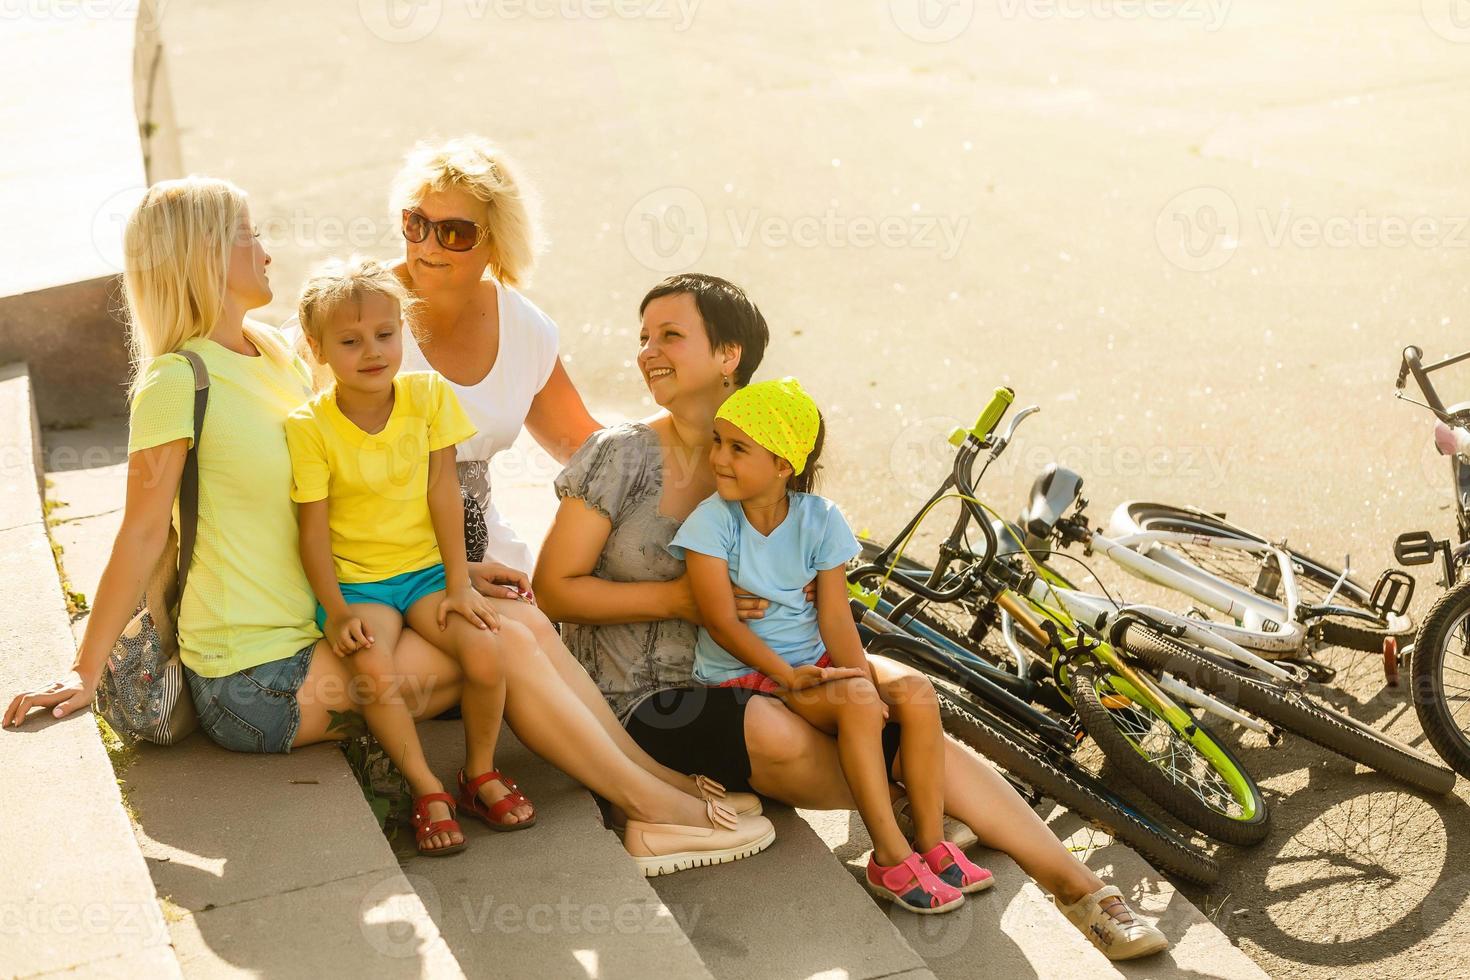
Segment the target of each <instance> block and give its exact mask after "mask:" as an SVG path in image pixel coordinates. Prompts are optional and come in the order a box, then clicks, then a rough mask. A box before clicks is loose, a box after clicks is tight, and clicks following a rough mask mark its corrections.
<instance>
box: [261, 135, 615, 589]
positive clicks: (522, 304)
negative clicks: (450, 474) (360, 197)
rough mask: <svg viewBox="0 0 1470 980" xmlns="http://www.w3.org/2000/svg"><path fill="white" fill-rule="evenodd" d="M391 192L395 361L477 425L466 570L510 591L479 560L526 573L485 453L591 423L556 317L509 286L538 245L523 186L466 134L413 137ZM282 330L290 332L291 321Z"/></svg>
mask: <svg viewBox="0 0 1470 980" xmlns="http://www.w3.org/2000/svg"><path fill="white" fill-rule="evenodd" d="M392 201H393V204H394V206H395V207H396V208H397V209H398V210H399V213H400V215H401V219H402V222H403V238H404V243H405V246H406V250H405V254H404V259H403V262H402V263H401V264H398V265H396V266H395V267H394V271H395V272H396V273H397V274H398V276H399V278H400V279H401V280H402V281H403V285H404V286H405V287H406V288H407V289H408V291H409V294H410V296H411V297H412V299H413V300H414V305H413V309H412V318H413V322H414V333H415V334H416V335H417V343H415V342H414V338H413V337H409V336H407V335H405V337H404V351H403V370H405V371H428V370H433V371H437V372H439V373H440V374H442V375H443V376H444V377H445V378H446V379H448V381H449V383H450V384H451V385H452V386H453V388H454V393H455V394H456V395H457V396H458V397H459V402H460V404H461V405H462V406H463V407H464V409H465V412H466V413H467V414H468V415H469V417H470V421H471V422H473V423H474V426H475V428H476V429H477V430H478V434H477V435H476V436H475V437H474V438H473V439H470V440H468V441H467V442H463V443H460V445H459V452H458V463H459V477H460V483H461V485H462V486H463V487H464V488H465V491H466V492H467V494H468V495H469V496H471V497H473V498H474V500H475V502H476V503H478V504H479V505H480V509H481V510H482V511H483V512H484V514H485V530H486V537H487V539H488V540H487V541H486V542H484V549H483V556H481V555H480V554H479V551H480V549H479V548H478V547H476V542H473V541H471V542H470V546H471V547H470V554H469V557H470V559H471V561H472V563H473V564H472V566H471V572H472V574H473V575H474V578H475V584H476V586H477V587H479V588H480V589H481V591H483V592H486V594H494V595H507V596H509V595H513V594H514V593H513V591H512V590H509V589H507V588H506V587H505V586H502V585H497V584H496V583H495V580H494V579H493V578H492V577H491V576H489V575H488V574H485V571H486V569H488V568H489V567H491V566H495V565H498V566H508V567H509V568H511V569H514V570H516V571H517V572H519V573H521V574H522V576H528V575H529V573H530V571H531V552H530V549H529V548H527V547H526V544H525V542H524V541H522V540H521V538H520V537H519V536H518V535H517V534H516V532H515V531H514V530H513V529H512V528H511V527H510V525H509V524H508V523H506V521H505V520H504V519H503V518H502V517H501V516H500V514H499V513H498V512H497V511H496V510H495V506H494V504H493V502H492V501H491V495H490V461H491V460H492V459H493V458H494V457H495V455H496V454H497V453H499V452H501V451H502V450H504V449H507V448H509V447H510V446H511V444H512V443H514V442H515V440H516V437H517V436H519V435H520V432H521V428H522V427H523V426H524V427H525V428H527V429H529V430H530V432H531V435H532V436H533V437H534V438H535V439H536V441H537V442H538V443H540V444H541V446H542V447H543V448H544V449H546V451H547V452H548V453H550V454H551V455H552V456H553V457H554V458H555V459H556V460H557V462H559V463H563V464H564V463H566V462H567V461H568V460H569V459H571V457H572V454H573V453H575V452H576V451H577V449H578V447H580V446H581V445H582V443H583V442H584V441H585V440H586V438H587V436H588V435H590V434H591V433H592V432H595V431H596V430H598V429H600V428H601V427H602V426H601V425H600V424H599V423H598V422H597V421H596V420H595V419H593V418H592V416H591V415H590V414H589V413H588V411H587V407H586V405H585V403H584V402H583V401H582V396H581V395H580V394H578V392H577V389H576V387H575V386H574V385H573V384H572V379H571V378H570V377H569V376H568V375H567V371H566V368H565V367H564V366H563V365H562V363H561V357H560V356H559V354H558V351H557V328H556V323H555V322H554V321H553V320H552V319H551V318H550V317H549V316H547V315H546V314H545V313H543V312H542V311H541V310H540V309H538V308H537V306H536V304H534V303H532V302H531V301H530V300H529V299H527V298H526V297H525V296H524V295H522V294H521V293H520V292H519V291H518V289H517V287H519V286H523V285H525V283H526V282H527V281H528V280H529V278H530V275H531V269H532V267H533V266H534V264H535V260H536V254H537V251H538V250H539V245H540V243H539V241H538V239H539V230H538V227H537V223H536V216H535V200H534V194H533V193H532V191H531V189H530V187H529V186H528V185H527V184H526V183H525V182H524V181H523V180H521V179H519V178H518V176H517V174H516V169H515V166H514V164H513V163H511V161H510V160H509V159H508V158H507V157H506V155H505V154H504V153H502V152H501V151H500V150H499V149H497V148H496V147H495V146H494V144H492V143H490V142H489V141H488V140H485V139H482V138H480V137H474V136H467V137H460V138H457V139H451V140H447V141H443V142H437V143H420V144H419V145H418V146H416V147H415V148H414V149H413V150H412V151H411V152H410V153H409V155H408V158H407V159H406V160H405V162H404V165H403V167H402V169H401V170H399V172H398V175H397V177H396V178H394V181H393V187H392ZM285 330H286V333H287V336H288V337H291V338H292V339H293V340H299V333H298V331H299V327H297V326H296V325H295V324H294V322H292V323H288V324H287V325H286V328H285ZM298 346H299V344H298ZM549 476H550V475H549V474H548V480H549ZM480 557H483V558H484V560H485V562H488V563H490V565H486V564H484V563H482V562H479V561H477V560H476V559H477V558H480ZM526 586H527V588H529V579H527V581H526Z"/></svg>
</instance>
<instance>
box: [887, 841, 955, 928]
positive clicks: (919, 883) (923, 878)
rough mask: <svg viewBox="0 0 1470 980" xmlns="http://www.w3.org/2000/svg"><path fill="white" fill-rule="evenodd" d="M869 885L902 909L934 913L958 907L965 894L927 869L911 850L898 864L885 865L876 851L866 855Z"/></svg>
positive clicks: (920, 912)
mask: <svg viewBox="0 0 1470 980" xmlns="http://www.w3.org/2000/svg"><path fill="white" fill-rule="evenodd" d="M868 887H869V888H871V889H872V890H873V891H874V892H875V893H876V894H878V895H879V896H881V897H882V898H886V899H888V900H889V901H890V902H893V903H894V904H895V905H897V906H898V907H899V908H901V909H907V910H908V911H910V912H917V913H919V914H920V915H935V914H937V913H939V912H948V911H950V910H951V909H956V908H959V907H960V906H961V905H963V904H964V903H965V896H964V895H963V894H962V893H961V892H960V890H959V889H958V888H953V887H951V886H949V885H947V884H945V883H944V882H943V881H941V880H939V876H938V875H936V874H935V873H934V872H933V871H931V870H929V866H928V865H927V864H925V863H924V859H923V858H921V857H919V855H918V854H914V853H911V854H909V856H908V857H906V858H904V859H903V861H901V862H900V863H898V864H895V865H893V866H892V867H884V866H883V865H881V864H879V863H878V857H877V855H876V854H875V855H873V856H872V857H870V858H868Z"/></svg>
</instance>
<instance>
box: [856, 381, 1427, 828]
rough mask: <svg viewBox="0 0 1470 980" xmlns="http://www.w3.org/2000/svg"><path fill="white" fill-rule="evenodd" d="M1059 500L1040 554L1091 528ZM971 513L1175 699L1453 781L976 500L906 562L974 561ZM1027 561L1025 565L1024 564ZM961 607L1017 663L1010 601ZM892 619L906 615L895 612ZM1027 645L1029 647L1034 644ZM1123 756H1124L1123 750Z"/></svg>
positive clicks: (1054, 598) (1011, 559)
mask: <svg viewBox="0 0 1470 980" xmlns="http://www.w3.org/2000/svg"><path fill="white" fill-rule="evenodd" d="M1034 410H1035V409H1034V408H1032V409H1027V410H1025V411H1022V412H1021V413H1019V414H1018V415H1017V416H1016V418H1015V419H1014V420H1013V421H1012V423H1011V427H1010V429H1009V430H1008V432H1007V433H1006V435H1005V436H1003V437H1001V440H1000V444H999V445H997V446H996V447H995V450H994V452H993V453H992V458H993V457H994V456H995V455H998V454H999V451H1001V450H1003V449H1004V445H1005V444H1006V443H1007V442H1008V441H1009V439H1010V436H1011V435H1012V434H1013V433H1014V431H1015V428H1016V426H1017V425H1018V424H1019V422H1020V421H1021V420H1022V419H1024V418H1025V417H1027V416H1029V415H1030V414H1031V413H1032V412H1033V411H1034ZM1079 490H1080V485H1079ZM1033 499H1034V497H1033ZM1084 503H1085V502H1084ZM931 506H932V500H931ZM1065 509H1066V508H1065V506H1063V507H1057V508H1054V509H1053V510H1052V515H1053V522H1052V526H1051V527H1050V530H1049V531H1048V533H1046V534H1041V533H1035V534H1032V536H1031V539H1030V540H1031V543H1032V544H1033V545H1038V546H1041V547H1044V548H1046V549H1047V550H1045V551H1043V557H1050V554H1051V552H1050V550H1049V546H1050V544H1051V542H1052V539H1053V538H1055V539H1057V540H1058V541H1059V542H1061V543H1063V544H1065V543H1069V541H1077V540H1082V538H1083V537H1085V536H1089V535H1092V534H1094V532H1092V531H1091V530H1090V529H1089V528H1088V527H1087V524H1086V521H1085V520H1079V519H1076V518H1075V516H1074V519H1071V520H1063V519H1060V518H1059V517H1056V516H1055V515H1059V514H1060V513H1061V512H1063V511H1065ZM1175 510H1178V509H1177V508H1176V509H1175ZM992 516H993V515H992ZM972 518H974V519H975V520H976V522H977V523H978V524H979V526H980V527H981V529H982V530H983V531H985V532H986V533H985V537H986V550H987V555H986V556H984V557H985V558H987V559H988V558H989V553H990V552H993V551H995V550H997V549H999V550H1000V551H1001V555H1000V556H999V557H1000V558H1001V562H1000V564H999V565H998V567H1010V568H1011V575H1012V579H1013V590H1014V592H1015V593H1017V594H1019V595H1020V596H1022V597H1023V598H1024V599H1025V600H1026V601H1027V602H1028V603H1029V604H1030V606H1031V607H1032V608H1033V609H1036V610H1039V611H1041V612H1042V614H1043V615H1047V616H1052V617H1055V616H1057V615H1058V614H1059V613H1060V614H1063V615H1064V616H1066V617H1070V618H1072V619H1074V620H1078V621H1080V622H1082V623H1084V624H1090V626H1091V628H1092V629H1093V630H1094V631H1096V632H1097V633H1098V634H1106V637H1105V639H1106V641H1107V642H1108V643H1110V644H1111V645H1112V646H1113V647H1122V648H1123V649H1125V650H1126V651H1127V652H1128V653H1129V654H1131V655H1132V656H1133V657H1135V658H1137V660H1138V661H1139V662H1140V663H1141V664H1142V665H1143V666H1144V667H1146V668H1147V669H1148V670H1150V671H1152V672H1153V673H1154V675H1155V677H1156V679H1157V682H1158V683H1159V685H1160V686H1161V687H1162V689H1163V690H1164V691H1166V692H1167V694H1169V695H1172V696H1173V697H1175V698H1176V699H1178V700H1179V701H1182V702H1184V703H1186V704H1188V705H1190V706H1191V707H1192V708H1195V709H1199V710H1203V711H1205V712H1208V713H1210V714H1213V715H1216V716H1218V717H1221V718H1224V719H1225V720H1227V721H1230V722H1233V723H1235V724H1240V725H1243V726H1245V727H1247V728H1251V729H1253V730H1255V731H1258V732H1263V733H1265V734H1266V735H1267V737H1268V738H1269V739H1270V740H1271V741H1272V742H1273V743H1274V742H1275V741H1276V740H1277V737H1278V736H1277V734H1276V732H1275V731H1274V730H1273V728H1271V727H1269V726H1267V725H1263V724H1262V723H1261V722H1260V721H1257V720H1256V719H1255V718H1252V717H1250V716H1249V715H1247V714H1244V713H1242V712H1241V711H1237V710H1235V708H1241V709H1244V711H1245V712H1249V713H1250V714H1251V715H1255V716H1257V717H1258V718H1260V719H1264V720H1265V721H1266V722H1269V723H1270V725H1271V726H1275V727H1276V728H1279V729H1282V730H1285V731H1289V732H1292V733H1294V734H1297V735H1299V736H1301V737H1304V738H1307V739H1308V740H1310V741H1313V742H1315V743H1317V744H1318V745H1321V746H1323V747H1324V748H1328V749H1331V750H1333V751H1335V752H1338V753H1339V754H1342V755H1344V756H1347V757H1348V758H1350V759H1353V760H1354V761H1356V762H1360V763H1362V764H1364V765H1367V766H1369V767H1371V768H1374V769H1377V770H1379V771H1380V772H1383V773H1385V774H1386V775H1389V776H1392V777H1393V778H1396V779H1399V780H1400V781H1403V782H1406V783H1409V784H1410V785H1413V786H1416V787H1418V788H1420V789H1423V790H1426V791H1428V792H1431V793H1437V794H1443V793H1447V792H1449V791H1450V790H1451V789H1452V788H1453V786H1454V781H1455V774H1454V772H1452V771H1450V770H1448V769H1445V768H1443V767H1442V766H1440V765H1438V764H1437V763H1435V762H1434V761H1432V760H1430V759H1428V758H1426V757H1425V756H1423V755H1422V754H1420V753H1418V752H1417V751H1415V750H1414V749H1413V748H1411V747H1409V746H1407V745H1404V744H1403V743H1401V742H1398V741H1397V740H1395V739H1392V738H1390V737H1388V736H1386V735H1384V734H1382V733H1380V732H1378V731H1376V730H1375V729H1373V728H1371V727H1369V726H1367V725H1365V724H1363V723H1361V722H1359V721H1357V720H1356V719H1353V718H1352V717H1351V716H1348V715H1346V714H1343V713H1342V712H1339V711H1336V710H1335V709H1333V708H1331V707H1328V706H1327V705H1325V704H1323V703H1321V702H1320V701H1318V700H1317V699H1315V698H1313V697H1312V696H1311V695H1310V694H1308V693H1307V692H1306V690H1305V689H1304V688H1305V685H1304V680H1303V679H1302V678H1300V677H1298V676H1296V675H1295V674H1294V673H1292V672H1290V671H1288V670H1287V669H1285V668H1284V667H1283V666H1281V665H1279V664H1277V663H1273V662H1271V661H1269V660H1267V659H1265V658H1263V657H1261V656H1258V655H1257V654H1255V653H1253V652H1251V651H1249V650H1246V649H1244V648H1243V647H1241V646H1240V645H1239V644H1237V643H1236V642H1234V640H1233V639H1231V636H1232V635H1233V636H1239V635H1240V634H1241V630H1240V629H1239V628H1238V627H1237V628H1234V629H1233V630H1232V629H1230V628H1228V627H1227V624H1221V623H1214V622H1208V621H1201V620H1198V619H1195V618H1192V617H1186V616H1181V615H1178V614H1175V613H1171V612H1168V611H1166V610H1163V609H1160V608H1158V607H1153V606H1146V605H1126V604H1123V603H1119V602H1116V601H1114V600H1113V599H1112V598H1111V597H1110V596H1107V595H1101V596H1100V595H1094V594H1089V593H1086V592H1082V591H1081V590H1078V589H1076V588H1074V587H1073V586H1072V584H1071V583H1070V582H1068V581H1067V580H1066V579H1065V578H1064V577H1063V576H1061V575H1060V573H1058V572H1057V571H1056V570H1055V569H1052V568H1049V567H1048V566H1047V565H1046V564H1045V563H1042V562H1039V561H1036V560H1035V556H1034V555H1033V553H1032V552H1031V550H1030V549H1029V548H1028V547H1027V546H1026V539H1025V538H1024V537H1023V536H1022V535H1021V534H1020V533H1018V530H1024V529H1018V528H1017V527H1016V525H1010V524H1008V523H1007V522H1005V521H1003V520H1000V519H999V518H995V519H993V520H992V519H991V518H989V517H987V516H986V515H985V514H984V513H983V511H982V510H981V507H980V506H979V505H978V504H976V505H974V506H973V508H971V507H970V505H967V510H966V511H963V512H962V513H961V516H960V519H959V520H958V521H957V522H956V526H955V528H954V529H953V530H952V531H951V533H950V536H949V538H948V539H947V540H946V541H945V542H944V543H943V544H942V545H941V546H940V549H939V561H938V563H937V564H936V567H935V569H933V570H929V569H922V566H919V567H918V568H914V567H911V568H910V569H909V573H910V575H916V574H918V573H921V572H928V580H929V582H930V583H931V584H934V583H942V582H944V581H946V578H947V576H948V575H949V574H950V573H949V571H948V569H949V568H950V566H951V565H954V564H956V563H958V564H960V565H961V566H964V565H966V564H969V563H973V562H975V561H977V558H976V556H975V555H974V554H973V553H972V552H971V551H970V550H969V548H968V545H967V544H966V543H965V541H964V532H965V528H966V525H967V524H968V523H969V522H970V520H971V519H972ZM915 526H916V522H911V523H910V526H909V527H908V528H906V529H905V532H904V534H905V535H911V533H912V529H913V528H914V527H915ZM1032 530H1033V531H1035V532H1041V531H1042V530H1044V528H1043V527H1042V526H1039V525H1037V526H1034V527H1033V528H1032ZM1001 534H1005V535H1007V537H1009V538H1010V544H1009V545H1007V546H1005V547H1001V546H1000V545H999V544H998V542H999V540H1000V535H1001ZM1242 550H1243V549H1242ZM1275 550H1276V551H1277V552H1280V551H1281V549H1275ZM893 553H894V547H893V546H892V545H890V546H889V547H888V548H886V549H880V550H879V555H878V557H879V558H880V559H882V560H884V561H888V560H889V559H892V558H893ZM1021 558H1024V559H1025V562H1024V563H1022V562H1021V561H1020V559H1021ZM1074 560H1075V559H1074ZM1284 564H1285V565H1286V566H1287V567H1286V568H1285V569H1284V576H1289V575H1290V574H1291V573H1292V572H1293V571H1294V569H1292V568H1291V567H1290V564H1291V563H1290V562H1286V563H1284ZM1027 565H1029V566H1030V568H1029V570H1028V568H1027V567H1026V566H1027ZM1278 567H1281V566H1280V565H1278ZM1398 574H1399V575H1402V573H1398ZM1343 580H1344V581H1345V579H1343ZM1287 581H1290V579H1289V578H1288V579H1287ZM903 584H904V585H905V587H906V588H907V587H908V586H909V583H908V582H907V581H905V582H904V583H903ZM923 598H928V599H933V598H934V596H932V595H931V596H923V594H922V593H920V594H919V597H913V598H912V599H911V600H906V601H907V603H908V604H907V606H904V607H902V611H903V612H905V613H908V612H910V611H916V610H917V605H918V602H919V601H922V599H923ZM941 601H943V600H941ZM949 601H953V600H952V599H950V600H949ZM1344 608H1345V607H1338V606H1336V605H1333V604H1330V603H1328V604H1323V605H1321V606H1319V610H1320V611H1324V612H1326V613H1328V614H1330V615H1337V614H1338V613H1339V612H1340V611H1341V610H1343V609H1344ZM1348 611H1350V612H1354V615H1353V616H1352V617H1351V618H1353V619H1358V618H1359V617H1358V616H1357V615H1356V611H1353V610H1348ZM965 613H966V614H967V615H968V616H969V617H971V622H970V625H969V628H968V630H963V631H960V635H955V634H954V633H953V632H952V633H951V638H952V639H956V640H959V641H960V642H962V643H966V645H967V646H968V647H969V649H970V650H971V651H972V652H973V653H978V654H979V655H980V656H982V657H985V656H989V657H992V658H993V657H994V651H992V650H988V649H987V648H985V647H984V646H983V644H982V643H981V642H980V640H981V639H982V638H983V636H984V634H985V633H986V632H987V631H988V630H989V629H990V628H992V627H999V631H1000V632H1001V634H1002V635H1003V637H1004V639H1005V646H1006V649H1007V651H1008V652H1009V654H1010V662H1011V664H1013V665H1016V666H1017V668H1018V669H1019V668H1020V664H1021V662H1022V661H1025V660H1027V659H1028V655H1027V650H1026V645H1025V642H1024V641H1025V634H1026V633H1027V632H1029V630H1026V629H1022V628H1019V627H1018V625H1017V622H1018V621H1017V617H1016V615H1015V613H1014V611H1013V610H1010V609H1005V608H1001V609H999V610H998V612H997V611H996V610H993V609H991V608H988V606H987V604H985V603H971V604H969V605H968V606H966V607H965ZM920 615H922V614H920ZM931 620H932V617H931ZM898 621H899V622H901V623H902V622H904V621H903V620H901V619H900V620H898ZM927 625H929V626H930V627H931V628H932V627H934V626H935V625H936V624H935V623H934V622H933V621H931V622H929V623H928V624H927ZM939 632H943V629H942V628H941V629H939ZM966 641H968V642H966ZM1032 652H1033V654H1034V650H1033V651H1032ZM1231 705H1234V708H1232V707H1231ZM1119 761H1120V763H1121V759H1120V760H1119ZM1135 768H1136V767H1135ZM1125 771H1129V770H1128V769H1125ZM1131 775H1132V772H1130V776H1131ZM1140 788H1141V789H1144V790H1145V792H1149V795H1150V796H1152V797H1154V798H1155V799H1157V800H1158V802H1160V804H1161V805H1165V806H1166V807H1168V806H1169V803H1167V802H1166V800H1165V799H1161V798H1159V797H1158V796H1155V794H1154V793H1153V792H1150V787H1149V786H1148V785H1144V784H1141V785H1140ZM1174 802H1175V803H1180V802H1181V801H1177V800H1176V801H1174ZM1171 812H1174V813H1175V814H1176V816H1180V818H1181V819H1184V820H1186V822H1189V823H1190V824H1191V825H1192V826H1196V827H1199V829H1201V830H1203V831H1204V832H1206V833H1210V832H1211V831H1210V830H1206V829H1205V827H1203V826H1201V825H1200V823H1197V822H1196V820H1200V819H1208V818H1207V817H1204V815H1202V814H1200V813H1198V812H1195V813H1192V814H1190V815H1189V816H1185V815H1184V811H1182V810H1177V809H1171ZM1212 836H1213V834H1212Z"/></svg>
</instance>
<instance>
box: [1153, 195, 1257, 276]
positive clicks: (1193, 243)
mask: <svg viewBox="0 0 1470 980" xmlns="http://www.w3.org/2000/svg"><path fill="white" fill-rule="evenodd" d="M1154 240H1155V241H1157V242H1158V245H1159V251H1160V252H1162V253H1163V255H1164V258H1166V259H1168V260H1169V261H1170V262H1172V263H1174V264H1175V265H1177V266H1178V267H1179V268H1181V269H1185V270H1188V271H1189V272H1209V271H1211V270H1214V269H1218V268H1220V267H1221V266H1222V265H1224V264H1225V263H1226V262H1229V261H1230V259H1231V258H1232V257H1233V256H1234V255H1235V250H1236V248H1237V247H1239V245H1240V209H1239V208H1237V207H1236V206H1235V199H1234V198H1232V197H1231V196H1230V195H1229V194H1227V193H1225V192H1224V191H1223V190H1221V189H1220V188H1218V187H1191V188H1190V189H1189V190H1187V191H1182V192H1180V193H1178V194H1176V195H1174V196H1173V197H1172V198H1170V199H1169V202H1168V203H1167V204H1165V205H1164V207H1163V209H1162V210H1161V211H1159V216H1158V219H1157V220H1156V221H1155V222H1154Z"/></svg>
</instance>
